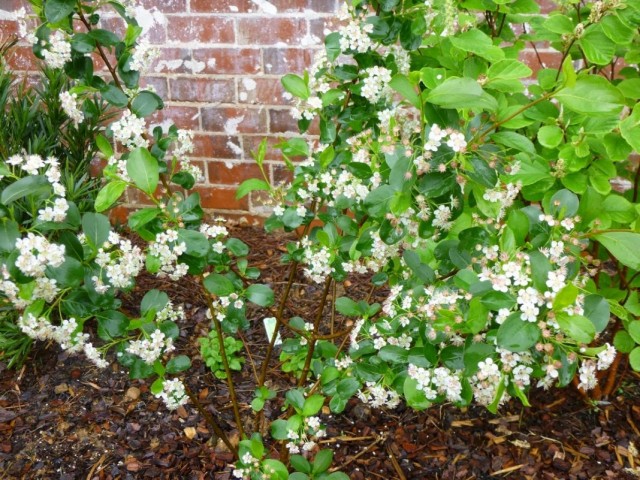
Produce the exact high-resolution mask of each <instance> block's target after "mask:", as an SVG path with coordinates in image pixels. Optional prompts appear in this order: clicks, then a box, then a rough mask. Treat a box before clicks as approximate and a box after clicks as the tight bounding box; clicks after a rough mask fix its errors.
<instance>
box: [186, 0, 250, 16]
mask: <svg viewBox="0 0 640 480" xmlns="http://www.w3.org/2000/svg"><path fill="white" fill-rule="evenodd" d="M255 6H256V5H255V3H253V2H251V0H191V11H192V12H201V13H247V12H248V11H249V10H251V9H252V8H255Z"/></svg>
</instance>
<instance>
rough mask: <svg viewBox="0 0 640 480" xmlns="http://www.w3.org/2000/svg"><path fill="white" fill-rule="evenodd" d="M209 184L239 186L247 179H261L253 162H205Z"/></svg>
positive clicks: (258, 170) (258, 169)
mask: <svg viewBox="0 0 640 480" xmlns="http://www.w3.org/2000/svg"><path fill="white" fill-rule="evenodd" d="M207 169H208V171H209V183H216V184H225V185H239V184H240V183H242V182H243V181H244V180H246V179H248V178H263V177H262V174H261V173H260V168H259V167H258V165H257V164H256V163H255V162H230V161H226V162H225V161H210V162H207Z"/></svg>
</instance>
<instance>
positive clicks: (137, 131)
mask: <svg viewBox="0 0 640 480" xmlns="http://www.w3.org/2000/svg"><path fill="white" fill-rule="evenodd" d="M109 128H110V129H111V132H113V139H114V140H115V141H116V142H120V143H122V144H123V145H124V146H125V147H127V148H130V149H134V148H138V147H148V146H149V142H148V140H147V139H146V138H145V130H146V122H145V120H144V118H138V117H137V116H136V115H135V114H133V113H132V112H131V110H129V109H127V110H125V111H124V112H122V117H120V120H117V121H115V122H113V123H112V124H111V125H110V126H109Z"/></svg>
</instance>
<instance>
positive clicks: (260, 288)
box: [246, 284, 273, 307]
mask: <svg viewBox="0 0 640 480" xmlns="http://www.w3.org/2000/svg"><path fill="white" fill-rule="evenodd" d="M246 295H247V299H248V300H249V301H250V302H251V303H255V304H256V305H260V306H261V307H268V306H270V305H272V304H273V290H271V288H269V287H268V286H266V285H260V284H254V285H250V286H249V288H247V291H246Z"/></svg>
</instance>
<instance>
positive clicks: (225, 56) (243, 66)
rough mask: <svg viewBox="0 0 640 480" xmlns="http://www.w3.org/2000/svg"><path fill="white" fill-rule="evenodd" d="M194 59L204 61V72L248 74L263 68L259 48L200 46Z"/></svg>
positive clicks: (194, 52) (195, 51) (194, 54)
mask: <svg viewBox="0 0 640 480" xmlns="http://www.w3.org/2000/svg"><path fill="white" fill-rule="evenodd" d="M193 59H194V60H196V61H200V62H203V63H204V64H205V69H204V70H203V71H202V73H213V74H230V73H231V74H247V73H257V72H259V71H260V69H261V64H262V61H261V54H260V50H259V49H257V48H198V49H195V50H194V51H193Z"/></svg>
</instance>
